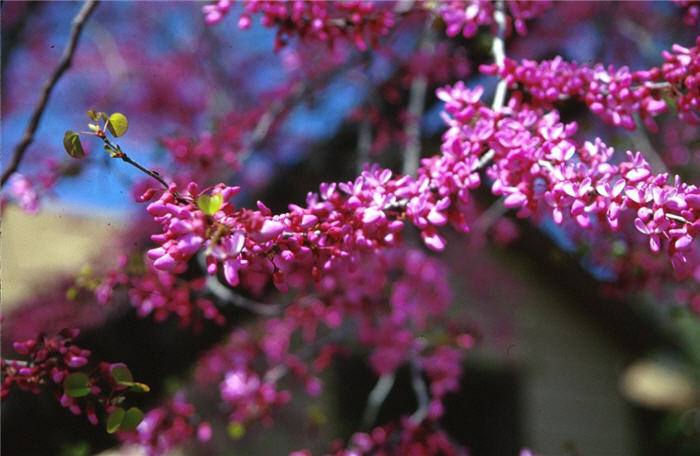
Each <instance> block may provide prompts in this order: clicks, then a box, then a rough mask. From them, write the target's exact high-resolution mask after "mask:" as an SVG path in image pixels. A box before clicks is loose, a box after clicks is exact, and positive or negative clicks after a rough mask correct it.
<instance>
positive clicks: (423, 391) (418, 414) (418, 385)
mask: <svg viewBox="0 0 700 456" xmlns="http://www.w3.org/2000/svg"><path fill="white" fill-rule="evenodd" d="M411 386H413V392H414V393H416V400H417V401H418V408H417V409H416V411H415V412H413V415H411V420H412V421H413V422H414V423H421V422H422V421H423V420H424V419H425V417H426V415H427V414H428V406H429V405H430V399H429V398H428V387H427V386H426V385H425V380H423V373H422V372H421V369H420V366H418V363H417V362H416V361H415V360H412V361H411Z"/></svg>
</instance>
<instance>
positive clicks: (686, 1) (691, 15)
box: [671, 0, 700, 25]
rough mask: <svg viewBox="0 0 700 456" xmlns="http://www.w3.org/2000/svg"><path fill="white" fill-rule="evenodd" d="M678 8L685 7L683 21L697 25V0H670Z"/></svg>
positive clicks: (699, 3)
mask: <svg viewBox="0 0 700 456" xmlns="http://www.w3.org/2000/svg"><path fill="white" fill-rule="evenodd" d="M671 1H672V2H673V3H675V4H676V6H678V7H679V8H684V9H685V15H684V16H683V22H685V23H686V24H688V25H697V24H698V22H699V21H700V1H698V0H671Z"/></svg>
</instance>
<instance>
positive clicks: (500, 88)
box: [474, 0, 508, 170]
mask: <svg viewBox="0 0 700 456" xmlns="http://www.w3.org/2000/svg"><path fill="white" fill-rule="evenodd" d="M493 19H494V21H495V22H496V26H497V31H496V35H495V36H494V37H493V43H492V44H491V54H493V59H494V61H495V62H496V65H498V68H499V69H502V68H503V66H504V64H505V60H506V13H505V5H504V2H503V0H497V1H496V8H495V10H494V12H493ZM507 89H508V83H507V82H506V80H505V79H503V78H501V79H500V80H499V81H498V84H497V85H496V92H495V93H494V95H493V103H492V104H491V109H493V110H494V111H496V112H498V111H500V110H501V109H502V108H503V105H504V103H505V100H506V91H507ZM494 154H495V152H494V150H493V149H490V150H489V151H488V152H486V153H485V154H484V155H482V156H481V158H480V159H479V162H478V163H477V165H476V166H475V167H474V169H475V170H476V169H481V168H483V167H484V166H486V165H487V164H488V163H489V162H490V161H491V159H492V158H493V156H494Z"/></svg>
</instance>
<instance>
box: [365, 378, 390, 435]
mask: <svg viewBox="0 0 700 456" xmlns="http://www.w3.org/2000/svg"><path fill="white" fill-rule="evenodd" d="M395 380H396V373H394V372H390V373H388V374H384V375H382V376H381V377H379V380H377V384H376V385H374V388H372V391H371V392H370V393H369V396H368V397H367V406H366V407H365V411H364V413H363V414H362V421H361V422H360V423H361V424H360V429H370V428H371V427H372V425H373V424H374V422H375V421H376V419H377V415H378V414H379V409H380V408H382V404H383V403H384V400H386V397H387V396H388V395H389V393H390V392H391V389H392V388H393V387H394V382H395Z"/></svg>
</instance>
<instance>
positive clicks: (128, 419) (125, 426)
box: [119, 407, 143, 431]
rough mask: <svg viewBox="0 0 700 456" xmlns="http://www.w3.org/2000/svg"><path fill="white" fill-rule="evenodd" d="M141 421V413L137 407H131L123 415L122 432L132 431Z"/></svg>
mask: <svg viewBox="0 0 700 456" xmlns="http://www.w3.org/2000/svg"><path fill="white" fill-rule="evenodd" d="M142 420H143V412H142V411H141V410H140V409H139V408H138V407H131V408H130V409H129V410H127V411H126V413H125V414H124V418H123V419H122V423H121V426H120V427H119V429H121V430H122V431H133V430H134V429H136V426H138V425H139V424H140V423H141V421H142Z"/></svg>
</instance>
